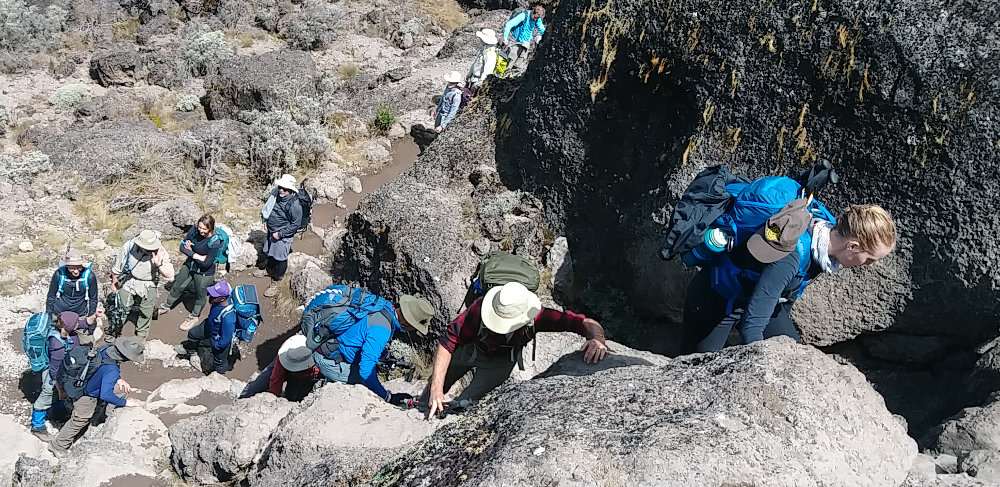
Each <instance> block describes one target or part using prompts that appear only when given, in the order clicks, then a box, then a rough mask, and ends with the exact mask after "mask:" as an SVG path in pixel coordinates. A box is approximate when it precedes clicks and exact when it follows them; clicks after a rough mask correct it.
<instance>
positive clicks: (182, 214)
mask: <svg viewBox="0 0 1000 487" xmlns="http://www.w3.org/2000/svg"><path fill="white" fill-rule="evenodd" d="M203 213H204V212H203V211H202V209H201V208H199V207H198V205H197V204H195V202H194V201H191V200H189V199H187V198H176V199H172V200H169V201H164V202H162V203H157V204H155V205H153V207H152V208H150V209H148V210H146V211H145V212H143V214H142V215H139V218H137V219H136V221H135V224H134V225H132V226H131V227H129V228H128V229H126V230H125V231H124V232H122V237H123V238H126V239H129V238H132V237H135V236H136V235H139V232H141V231H143V230H155V231H157V232H160V233H161V234H162V235H163V236H164V237H182V236H184V235H185V234H186V233H187V230H188V229H189V228H191V227H192V226H193V225H195V224H197V223H198V219H199V218H201V215H202V214H203ZM180 263H181V264H183V262H180Z"/></svg>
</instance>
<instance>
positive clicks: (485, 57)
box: [466, 46, 497, 84]
mask: <svg viewBox="0 0 1000 487" xmlns="http://www.w3.org/2000/svg"><path fill="white" fill-rule="evenodd" d="M496 66H497V47H496V46H483V47H482V49H480V50H479V52H478V53H476V57H475V58H474V59H473V60H472V66H469V74H468V75H467V76H466V78H467V79H468V81H469V82H470V83H473V84H479V83H482V82H483V81H484V80H486V77H487V76H489V75H491V74H493V69H495V68H496Z"/></svg>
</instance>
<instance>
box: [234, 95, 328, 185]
mask: <svg viewBox="0 0 1000 487" xmlns="http://www.w3.org/2000/svg"><path fill="white" fill-rule="evenodd" d="M244 113H247V112H244ZM250 116H252V117H253V118H254V120H253V121H252V122H251V124H250V164H249V165H250V173H251V175H252V177H253V178H254V180H256V181H257V182H258V183H260V184H262V185H266V184H269V183H270V182H271V181H273V180H274V179H275V178H277V177H278V176H280V175H282V174H284V173H291V172H293V171H295V170H296V169H300V168H311V167H316V166H318V165H319V164H320V163H321V162H323V161H325V160H326V159H327V157H329V154H330V152H331V151H332V150H333V144H332V143H330V138H329V137H327V134H326V129H325V128H323V126H322V125H320V124H319V123H318V122H309V123H306V124H303V125H299V124H297V123H295V120H293V119H292V116H291V114H289V113H288V112H263V113H253V114H252V115H250Z"/></svg>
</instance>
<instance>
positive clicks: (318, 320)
mask: <svg viewBox="0 0 1000 487" xmlns="http://www.w3.org/2000/svg"><path fill="white" fill-rule="evenodd" d="M373 313H382V314H383V315H384V316H385V318H386V320H387V321H389V323H390V326H391V327H392V330H390V332H391V331H393V330H395V329H396V328H397V327H399V321H398V320H397V319H396V313H395V311H394V308H393V305H392V303H391V302H389V301H388V300H386V299H384V298H382V297H380V296H377V295H375V294H372V293H371V292H369V291H368V290H367V289H364V288H359V287H352V286H345V285H342V284H335V285H333V286H330V287H328V288H326V289H324V290H322V291H320V292H318V293H316V294H315V295H314V296H313V297H312V298H311V299H310V300H309V303H308V304H307V305H306V308H305V310H304V311H303V312H302V322H301V323H300V325H299V326H300V327H301V328H302V334H303V335H305V336H306V346H308V347H309V349H310V350H317V349H318V350H320V352H321V353H322V354H323V356H325V357H331V358H332V357H333V355H335V354H336V353H337V351H338V350H337V345H338V344H337V337H339V336H340V335H342V334H344V332H346V331H347V330H350V329H351V328H353V327H355V326H374V325H369V324H368V316H369V315H371V314H373Z"/></svg>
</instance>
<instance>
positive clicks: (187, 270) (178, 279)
mask: <svg viewBox="0 0 1000 487" xmlns="http://www.w3.org/2000/svg"><path fill="white" fill-rule="evenodd" d="M213 283H215V275H202V274H198V273H195V272H193V271H191V267H190V266H188V265H182V266H181V268H180V269H178V270H177V275H176V276H175V277H174V285H173V287H171V288H170V295H168V296H167V300H166V301H164V302H163V304H164V305H165V306H166V307H168V308H173V307H174V305H175V304H177V301H178V300H180V299H181V296H183V295H184V291H186V290H187V289H188V287H189V286H191V285H192V284H194V304H193V305H192V308H191V315H192V316H200V315H201V311H202V310H203V309H205V303H207V302H208V287H209V286H211V285H212V284H213Z"/></svg>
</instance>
